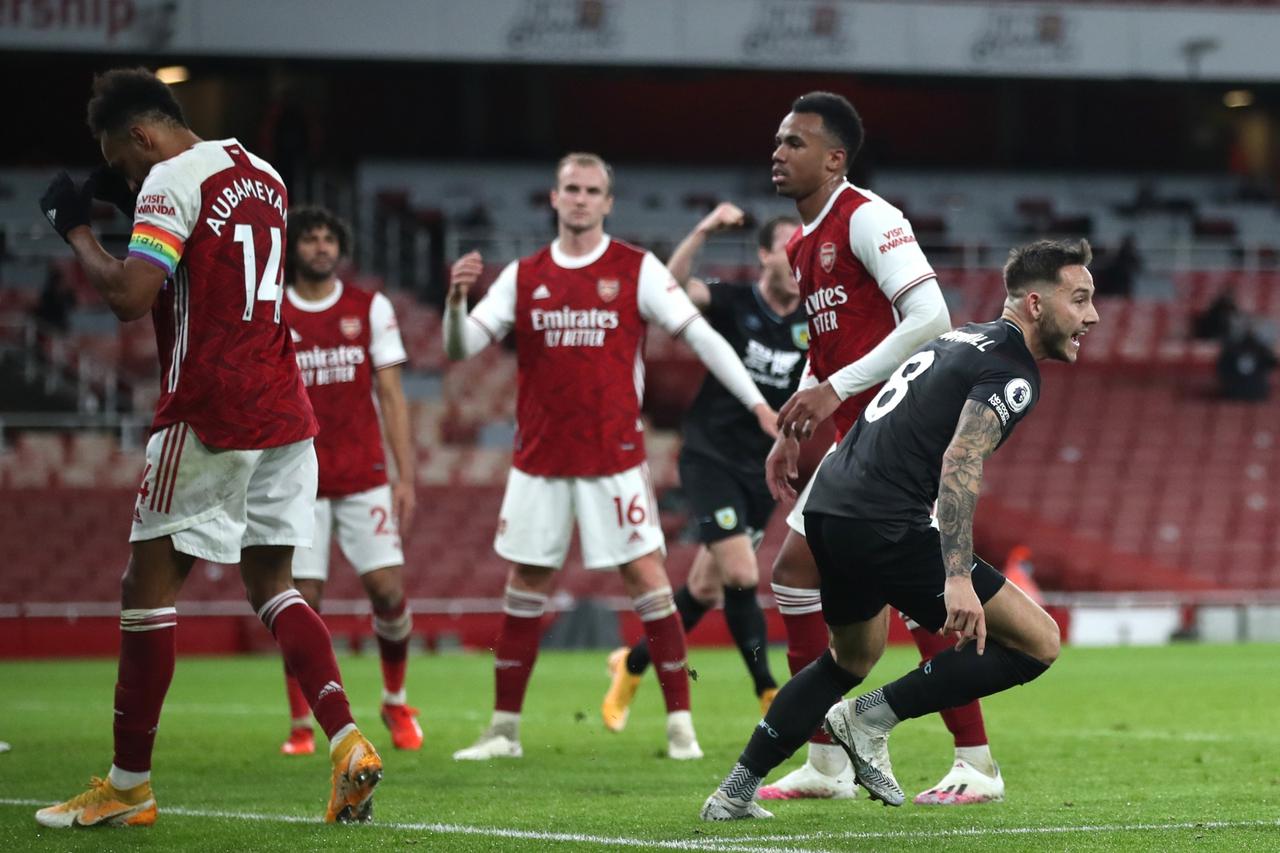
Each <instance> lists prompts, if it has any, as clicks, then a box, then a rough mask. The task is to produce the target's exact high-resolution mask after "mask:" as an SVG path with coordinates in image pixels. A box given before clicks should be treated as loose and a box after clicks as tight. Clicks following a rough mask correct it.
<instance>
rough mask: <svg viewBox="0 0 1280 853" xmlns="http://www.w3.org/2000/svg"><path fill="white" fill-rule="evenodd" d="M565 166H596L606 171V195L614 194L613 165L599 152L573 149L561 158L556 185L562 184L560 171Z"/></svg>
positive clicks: (558, 164) (557, 165)
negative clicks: (593, 152)
mask: <svg viewBox="0 0 1280 853" xmlns="http://www.w3.org/2000/svg"><path fill="white" fill-rule="evenodd" d="M565 166H595V167H596V168H598V169H600V170H601V171H603V172H604V177H605V181H606V182H607V186H606V187H605V194H606V195H613V167H612V166H610V165H609V164H608V163H606V162H605V161H604V158H603V157H601V156H600V155H599V154H592V153H590V152H588V151H571V152H570V153H568V154H566V155H564V156H563V157H561V158H560V162H559V163H557V164H556V186H557V187H559V186H560V173H561V172H563V171H564V167H565Z"/></svg>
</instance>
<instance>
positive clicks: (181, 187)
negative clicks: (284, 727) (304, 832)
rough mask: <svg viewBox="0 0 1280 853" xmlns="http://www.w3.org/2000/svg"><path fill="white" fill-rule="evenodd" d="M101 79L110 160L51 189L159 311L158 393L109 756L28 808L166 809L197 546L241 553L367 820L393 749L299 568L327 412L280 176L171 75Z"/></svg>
mask: <svg viewBox="0 0 1280 853" xmlns="http://www.w3.org/2000/svg"><path fill="white" fill-rule="evenodd" d="M93 92H94V95H93V98H92V99H91V100H90V101H89V110H88V119H89V128H90V129H91V130H92V132H93V135H94V136H95V137H97V139H98V141H99V143H100V145H101V147H102V154H103V157H104V158H105V159H106V161H107V165H108V167H110V169H112V170H113V171H114V172H115V173H116V174H115V179H114V181H113V182H105V181H104V182H103V183H99V184H95V183H94V182H93V181H90V182H89V183H88V184H86V185H84V186H81V187H77V186H75V185H74V184H73V183H72V181H71V178H70V177H68V175H67V173H66V172H62V173H60V174H59V175H58V176H57V177H56V178H54V179H53V181H52V182H51V183H50V185H49V188H48V190H46V192H45V194H44V196H43V197H42V198H41V200H40V207H41V209H42V210H43V211H44V214H45V216H46V217H47V218H48V219H49V221H50V223H52V224H53V227H54V229H55V230H57V232H58V233H59V234H60V235H61V236H62V237H63V239H65V240H66V241H67V242H68V243H70V244H71V247H72V249H74V250H75V254H76V258H77V259H78V260H79V262H80V265H81V267H82V268H83V269H84V271H85V273H86V275H87V276H88V278H89V280H90V281H91V282H92V283H93V285H94V287H95V288H96V289H97V291H98V293H99V294H101V296H102V298H103V301H105V302H106V303H107V305H108V307H110V308H111V310H112V312H113V313H115V315H116V316H117V317H119V318H120V319H121V320H136V319H139V318H141V317H142V316H144V315H145V314H146V313H147V312H148V310H149V311H150V312H151V316H152V321H153V322H154V324H155V330H156V348H157V350H158V352H159V357H160V399H159V401H158V402H157V404H156V414H155V419H154V420H153V422H152V433H151V438H150V440H149V441H148V442H147V452H146V468H145V469H144V471H143V474H142V485H141V487H140V488H139V489H138V497H137V501H136V503H135V505H134V510H133V530H132V532H131V533H130V536H129V541H130V542H131V543H132V548H133V553H132V556H131V558H130V560H129V566H128V568H127V569H126V570H125V573H124V577H123V578H122V580H121V595H120V598H121V611H120V669H119V676H118V680H117V682H116V691H115V723H114V732H115V757H114V759H113V761H112V765H111V771H110V773H108V774H107V778H106V779H96V778H95V779H94V780H93V782H92V783H91V785H90V787H89V790H87V791H85V792H83V793H81V794H79V795H77V796H75V797H72V798H71V799H70V800H67V801H66V802H63V803H59V804H58V805H54V806H50V807H48V808H45V809H41V810H40V811H38V812H36V820H37V821H39V822H40V823H41V824H42V825H44V826H51V827H70V826H92V825H104V824H111V825H118V826H120V825H130V826H149V825H151V824H152V823H154V822H155V820H156V800H155V797H154V796H153V795H152V792H151V753H152V747H153V745H154V742H155V737H156V728H157V725H158V723H159V720H160V708H161V706H162V705H163V704H164V697H165V693H166V692H167V691H168V689H169V682H170V680H171V679H172V677H173V669H174V658H175V652H176V642H175V640H176V633H177V621H178V617H177V610H176V608H175V604H176V602H177V598H178V593H179V591H180V590H181V588H182V583H183V581H184V580H185V579H186V576H187V574H188V572H189V571H190V570H191V565H192V563H194V562H195V560H196V559H197V558H199V559H205V560H209V561H212V562H218V563H237V562H238V563H240V575H241V578H242V579H243V581H244V586H245V592H246V594H247V595H248V598H249V601H250V603H251V604H252V605H253V607H254V608H255V609H256V610H257V612H258V616H259V618H261V619H262V621H263V622H264V623H265V624H266V626H267V628H268V629H269V630H270V631H271V633H272V634H273V635H275V638H276V641H277V642H278V643H279V644H280V648H281V650H282V651H283V652H284V657H285V660H286V661H287V662H288V666H289V668H290V669H291V670H292V671H293V672H294V673H296V674H297V676H298V680H299V682H300V683H301V685H302V690H303V693H304V694H305V696H306V697H307V701H308V703H309V704H310V705H311V708H312V710H313V712H314V713H315V716H316V719H317V720H318V721H319V722H320V725H321V726H322V727H323V728H324V731H325V734H326V735H327V736H328V737H329V755H330V758H331V761H332V764H333V777H332V793H331V796H330V799H329V806H328V809H327V811H326V814H325V819H326V820H327V821H330V822H332V821H335V820H336V821H343V822H346V821H350V820H368V819H369V818H370V817H371V814H372V807H373V799H372V795H373V787H374V785H376V784H377V782H378V780H379V779H380V778H381V776H382V762H381V759H379V757H378V754H377V752H375V751H374V749H373V747H372V746H371V745H370V744H369V742H368V741H367V740H365V738H364V736H363V735H361V734H360V732H359V730H358V729H357V728H356V725H355V722H354V721H353V720H352V718H351V710H350V708H349V706H348V703H347V696H346V693H345V692H344V691H343V689H342V676H341V675H340V674H339V672H338V665H337V663H336V661H335V660H334V656H333V648H332V645H331V643H330V641H329V632H328V630H327V629H326V628H325V625H324V622H323V621H321V619H320V617H319V616H317V615H316V613H315V611H314V610H312V609H311V608H310V607H308V606H307V604H306V602H305V601H303V599H302V596H301V595H299V594H298V591H297V590H296V589H294V588H293V586H292V585H291V583H290V577H289V568H290V563H291V562H292V560H293V549H294V548H295V547H296V546H305V545H309V544H310V543H311V533H312V528H313V527H314V524H315V520H314V503H315V493H316V454H315V450H314V448H313V447H312V437H313V436H314V435H315V434H316V420H315V416H314V414H313V413H312V409H311V404H310V403H309V402H308V400H307V393H306V389H304V388H303V386H302V379H301V377H300V376H299V375H298V366H297V364H296V362H295V361H294V352H293V345H292V344H291V343H290V341H289V335H288V332H287V329H286V328H285V326H284V325H283V324H282V323H281V322H280V307H281V306H280V302H281V299H282V298H283V296H284V287H283V282H282V272H283V270H282V268H281V266H280V261H281V260H282V254H283V249H284V239H285V217H286V211H287V209H288V196H287V194H286V192H285V188H284V184H283V183H282V182H281V181H280V176H279V175H278V174H277V173H276V170H275V169H273V168H272V167H271V165H270V164H269V163H267V162H266V161H264V160H262V159H261V158H259V157H257V156H255V155H253V154H251V153H249V152H248V151H246V150H245V148H244V146H242V145H241V144H240V143H239V142H237V141H236V140H234V139H223V140H217V141H208V142H205V141H202V140H201V139H200V138H199V137H197V136H196V135H195V134H194V133H192V132H191V129H190V128H189V127H188V126H187V123H186V121H185V119H184V118H183V115H182V110H181V108H180V107H179V106H178V102H177V100H176V99H175V98H174V96H173V93H172V92H171V91H170V90H169V87H168V86H166V85H165V84H164V83H162V82H160V81H159V80H158V79H156V77H155V75H153V74H152V73H151V72H150V71H148V70H146V69H144V68H139V69H118V70H115V71H109V72H107V73H105V74H102V75H100V76H99V77H97V78H96V79H95V80H94V84H93ZM139 187H140V189H139ZM95 188H96V189H98V190H99V191H102V190H103V189H104V188H113V189H111V190H110V191H109V192H108V193H107V194H108V195H110V196H111V199H112V200H113V201H116V202H118V204H119V205H120V206H121V207H122V209H124V210H126V211H127V212H131V213H133V217H134V223H133V234H132V236H131V238H130V241H129V256H128V258H127V259H125V260H124V261H120V260H117V259H116V258H113V257H111V256H110V255H108V254H107V253H106V252H105V251H104V250H103V249H102V246H101V245H100V244H99V243H98V241H97V239H96V238H95V237H94V235H93V232H92V231H90V230H89V227H88V223H89V217H90V205H91V198H90V196H91V195H92V193H93V192H94V190H95ZM135 196H136V211H135V210H134V203H135ZM224 746H225V745H224Z"/></svg>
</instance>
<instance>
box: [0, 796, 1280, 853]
mask: <svg viewBox="0 0 1280 853" xmlns="http://www.w3.org/2000/svg"><path fill="white" fill-rule="evenodd" d="M0 805H6V806H43V805H48V802H47V801H44V800H29V799H0ZM161 814H165V815H175V816H178V817H199V818H221V819H226V820H242V821H251V822H257V823H289V824H315V823H317V822H318V820H317V818H314V817H303V816H300V815H273V814H256V813H253V812H229V811H219V810H215V809H189V808H181V807H176V808H175V807H168V808H165V809H163V810H162V811H161ZM1272 827H1274V828H1280V820H1205V821H1180V822H1169V823H1123V824H1076V825H1066V826H993V827H970V828H961V829H942V828H940V829H934V830H885V831H879V832H875V831H870V832H813V833H800V834H794V835H786V834H780V835H739V836H722V837H719V838H700V839H688V840H663V839H651V838H627V837H621V836H603V835H589V834H586V833H577V832H545V831H538V830H524V829H503V828H501V827H487V826H470V825H467V824H452V823H429V822H405V821H391V822H385V823H384V822H378V823H374V824H372V828H381V829H389V830H394V831H399V832H430V833H435V834H439V835H475V836H483V837H489V838H508V839H519V840H529V841H562V842H570V843H573V842H576V843H581V844H600V845H607V846H615V847H651V848H661V849H666V850H707V851H724V852H725V853H733V852H736V851H754V853H819V851H811V850H805V849H804V848H798V847H792V846H784V847H776V846H768V847H761V846H759V845H760V844H761V843H765V844H771V845H773V844H783V845H789V844H791V843H794V842H805V841H841V840H846V841H857V840H877V839H878V840H891V839H901V840H912V839H915V840H921V839H924V840H927V839H930V838H978V837H984V836H1019V835H1022V836H1028V835H1064V834H1070V833H1079V832H1089V833H1098V832H1175V831H1179V830H1204V829H1209V830H1212V829H1250V828H1272Z"/></svg>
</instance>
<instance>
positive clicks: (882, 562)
mask: <svg viewBox="0 0 1280 853" xmlns="http://www.w3.org/2000/svg"><path fill="white" fill-rule="evenodd" d="M804 529H805V533H806V534H807V535H806V538H807V539H808V540H809V548H810V549H811V550H812V551H813V557H814V560H815V561H817V563H818V573H819V575H821V577H822V616H823V618H824V619H825V620H826V622H827V624H828V625H836V626H839V625H849V624H852V623H854V622H865V621H867V620H868V619H871V618H872V617H874V616H875V615H876V614H877V613H879V612H880V611H881V610H882V609H883V608H884V606H885V605H886V604H892V605H893V606H894V607H896V608H897V609H899V610H901V611H902V612H903V613H905V614H906V615H907V616H909V617H911V618H912V619H914V620H915V621H916V622H918V623H920V625H922V626H924V627H925V628H927V629H929V630H930V631H938V630H940V629H941V628H942V626H943V625H944V624H945V623H946V621H947V606H946V604H945V603H944V602H943V599H942V593H943V590H944V589H945V588H946V569H945V568H944V566H943V563H942V539H941V536H940V534H939V533H938V531H937V530H936V529H935V528H932V527H928V528H925V529H924V530H909V531H908V532H907V534H906V535H905V536H903V537H902V540H901V541H899V542H891V541H890V540H888V539H886V538H884V537H883V536H881V535H880V534H879V533H878V532H876V529H875V527H874V526H873V525H872V524H871V523H869V522H866V521H860V520H858V519H853V518H844V517H842V516H837V515H825V514H823V513H820V512H806V513H805V514H804ZM974 560H975V561H976V562H977V565H976V566H974V569H973V575H972V578H973V589H974V592H976V593H977V594H978V600H979V601H981V602H982V603H983V604H986V603H987V602H988V601H990V600H991V596H993V595H995V594H996V593H997V592H999V591H1000V587H1002V586H1004V580H1005V579H1004V575H1002V574H1000V573H999V572H998V571H996V570H995V569H994V568H993V567H992V566H991V564H990V563H988V562H986V561H985V560H983V559H981V558H980V557H978V556H977V555H976V554H975V555H974Z"/></svg>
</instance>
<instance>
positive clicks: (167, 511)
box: [129, 424, 317, 563]
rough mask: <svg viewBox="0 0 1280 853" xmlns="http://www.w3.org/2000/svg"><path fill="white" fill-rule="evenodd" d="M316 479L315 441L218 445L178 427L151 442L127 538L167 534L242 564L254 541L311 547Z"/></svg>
mask: <svg viewBox="0 0 1280 853" xmlns="http://www.w3.org/2000/svg"><path fill="white" fill-rule="evenodd" d="M316 476H317V468H316V451H315V448H314V447H313V446H312V440H311V439H309V438H308V439H305V440H304V441H296V442H294V443H293V444H286V445H283V446H281V447H268V448H265V449H262V450H219V449H217V448H211V447H205V446H204V443H203V442H201V441H200V439H199V438H198V437H197V436H196V434H195V431H194V430H192V429H191V428H190V427H188V426H187V425H186V424H173V425H172V426H168V427H165V428H164V429H162V430H160V431H159V432H156V433H154V434H152V436H151V438H150V439H149V440H148V441H147V461H146V467H145V468H144V469H143V472H142V485H141V486H140V487H139V488H138V502H137V503H136V504H135V505H134V510H133V530H132V531H130V533H129V541H130V542H141V541H144V540H147V539H159V538H161V537H163V536H168V537H169V538H170V539H172V540H173V547H174V549H175V550H177V551H178V552H179V553H182V554H190V555H191V556H193V557H199V558H201V559H204V560H209V561H211V562H214V563H238V562H240V549H241V548H250V547H252V546H254V545H293V546H295V547H296V546H300V545H310V544H311V532H312V528H313V527H314V526H315V510H314V504H315V499H316Z"/></svg>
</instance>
